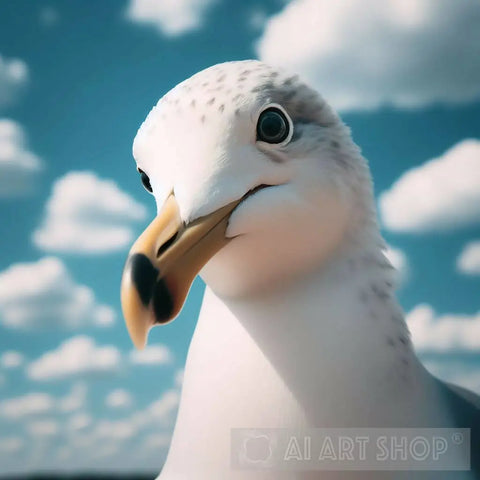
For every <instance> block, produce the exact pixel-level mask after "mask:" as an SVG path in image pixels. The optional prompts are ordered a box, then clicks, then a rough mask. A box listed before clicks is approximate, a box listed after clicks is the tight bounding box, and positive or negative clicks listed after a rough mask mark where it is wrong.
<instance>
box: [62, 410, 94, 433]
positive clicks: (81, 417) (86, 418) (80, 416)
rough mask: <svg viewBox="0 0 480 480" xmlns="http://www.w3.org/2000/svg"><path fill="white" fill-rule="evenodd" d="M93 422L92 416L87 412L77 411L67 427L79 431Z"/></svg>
mask: <svg viewBox="0 0 480 480" xmlns="http://www.w3.org/2000/svg"><path fill="white" fill-rule="evenodd" d="M91 423H92V417H90V415H88V414H87V413H77V414H75V415H73V416H72V417H71V418H70V420H69V421H68V424H67V428H68V429H69V430H73V431H78V430H83V429H85V428H87V427H89V426H90V425H91Z"/></svg>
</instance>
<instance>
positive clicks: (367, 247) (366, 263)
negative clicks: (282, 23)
mask: <svg viewBox="0 0 480 480" xmlns="http://www.w3.org/2000/svg"><path fill="white" fill-rule="evenodd" d="M134 156H135V159H136V161H137V166H138V169H139V172H140V174H141V176H142V181H143V182H144V185H145V186H146V188H147V189H148V190H149V191H151V193H153V195H154V197H155V200H156V202H157V206H158V210H159V214H158V216H157V217H156V218H155V219H154V221H153V222H152V223H151V225H150V226H149V227H148V228H147V229H146V230H145V232H144V233H143V234H142V235H141V236H140V237H139V239H138V240H137V242H136V243H135V244H134V246H133V247H132V250H131V252H130V256H129V259H128V261H127V264H126V268H125V272H124V276H123V280H122V307H123V310H124V314H125V317H126V320H127V326H128V329H129V332H130V335H131V337H132V339H133V341H134V343H135V344H136V345H137V346H139V347H143V345H144V344H145V341H146V336H147V333H148V330H149V329H150V328H151V327H152V326H153V325H155V324H162V323H165V322H168V321H170V320H171V319H173V318H174V317H175V316H176V315H177V314H178V312H179V311H180V309H181V307H182V305H183V303H184V301H185V298H186V296H187V294H188V290H189V288H190V285H191V282H192V281H193V279H194V278H195V276H196V275H197V273H200V275H201V276H202V278H203V279H204V280H205V282H206V284H207V289H206V293H205V297H204V300H203V304H202V308H201V312H200V317H199V320H198V324H197V327H196V330H195V333H194V336H193V339H192V343H191V346H190V350H189V354H188V358H187V364H186V368H185V378H184V385H183V391H182V400H181V404H180V409H179V413H178V419H177V423H176V427H175V432H174V436H173V439H172V444H171V448H170V451H169V455H168V458H167V461H166V464H165V466H164V468H163V470H162V473H161V475H160V477H159V478H161V479H162V480H176V479H192V480H195V479H198V480H206V479H222V480H223V479H225V480H228V479H242V480H243V479H247V478H255V479H258V480H270V479H272V480H273V479H307V478H308V479H312V478H319V479H327V478H337V479H344V478H345V479H346V478H349V479H367V478H378V479H387V478H388V479H390V478H418V479H420V478H432V479H433V478H452V479H453V478H455V479H474V478H478V477H476V476H475V470H472V471H469V472H455V473H454V474H450V473H441V474H439V473H438V472H437V473H433V474H432V473H425V472H416V473H415V472H408V473H405V472H390V473H389V472H376V473H369V474H366V473H365V472H363V473H362V472H348V473H346V472H336V473H332V472H310V473H305V472H283V473H282V472H276V471H271V470H268V469H267V470H262V471H257V472H253V473H252V472H250V471H242V470H233V469H232V468H231V452H230V441H231V438H230V435H231V431H232V429H234V428H278V429H281V428H294V429H308V428H311V427H331V428H340V427H346V428H364V427H376V428H381V427H399V428H405V427H460V426H461V427H469V428H472V429H474V433H475V435H474V436H473V441H474V442H478V437H477V436H476V435H477V433H476V432H477V430H476V429H477V428H478V423H479V411H478V408H477V407H476V406H475V405H474V403H475V402H476V401H477V400H475V399H470V400H465V399H464V398H463V397H464V394H462V395H460V394H458V393H455V392H454V391H453V390H452V389H451V388H449V387H446V386H445V385H443V384H442V383H440V382H438V381H437V380H436V379H435V378H433V377H432V376H431V375H430V374H428V372H426V370H425V369H424V368H423V367H422V365H421V364H420V362H419V361H418V360H417V358H416V356H415V354H414V352H413V349H412V346H411V343H410V339H409V334H408V330H407V328H406V325H405V322H404V319H403V314H402V312H401V309H400V308H399V306H398V304H397V303H396V300H395V297H394V272H393V270H392V268H391V266H390V264H389V263H388V261H387V260H386V258H385V256H384V255H383V248H384V242H383V240H382V238H381V235H380V233H379V229H378V226H377V222H376V215H375V208H374V200H373V194H372V186H371V179H370V174H369V170H368V166H367V164H366V162H365V160H364V159H363V158H362V156H361V154H360V152H359V149H358V148H357V147H356V145H355V144H354V143H353V141H352V139H351V137H350V133H349V130H348V128H347V127H346V126H345V125H344V124H343V123H342V122H341V120H340V119H339V117H338V116H337V115H336V114H335V113H334V112H333V111H332V110H331V108H330V107H329V106H328V105H327V103H326V102H325V101H324V100H323V99H322V98H321V97H320V96H319V95H318V94H317V93H316V92H315V91H313V90H312V89H310V88H309V87H307V86H306V85H304V84H303V83H301V81H300V80H299V79H298V78H297V77H291V76H288V75H286V74H284V73H282V72H279V71H277V70H275V69H273V68H271V67H268V66H266V65H264V64H262V63H260V62H256V61H245V62H232V63H227V64H222V65H218V66H215V67H212V68H210V69H207V70H205V71H203V72H200V73H199V74H197V75H195V76H193V77H192V78H190V79H188V80H186V81H185V82H183V83H181V84H180V85H178V86H177V87H175V89H173V90H172V91H171V92H169V93H168V94H167V95H166V96H164V97H163V98H162V99H161V100H160V101H159V102H158V104H157V105H156V106H155V107H154V109H153V110H152V112H151V113H150V114H149V115H148V117H147V119H146V121H145V122H144V124H143V125H142V127H141V128H140V130H139V132H138V134H137V137H136V139H135V142H134ZM459 410H461V412H462V415H458V413H459ZM477 447H478V443H477V444H474V448H477ZM460 454H461V452H459V455H460ZM472 460H473V466H474V467H475V468H477V467H478V465H477V464H478V457H477V456H476V454H475V451H474V455H473V456H472ZM442 475H445V476H442Z"/></svg>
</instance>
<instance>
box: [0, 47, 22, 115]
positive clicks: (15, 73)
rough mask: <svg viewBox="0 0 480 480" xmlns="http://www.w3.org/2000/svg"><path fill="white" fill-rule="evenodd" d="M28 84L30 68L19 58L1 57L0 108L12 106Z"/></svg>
mask: <svg viewBox="0 0 480 480" xmlns="http://www.w3.org/2000/svg"><path fill="white" fill-rule="evenodd" d="M27 82H28V67H27V65H26V63H25V62H23V61H22V60H20V59H18V58H11V59H7V58H4V57H2V56H1V55H0V108H2V107H6V106H8V105H11V104H12V103H13V102H14V101H15V100H16V99H17V97H18V94H19V93H20V92H21V90H22V89H23V88H24V87H25V85H26V84H27Z"/></svg>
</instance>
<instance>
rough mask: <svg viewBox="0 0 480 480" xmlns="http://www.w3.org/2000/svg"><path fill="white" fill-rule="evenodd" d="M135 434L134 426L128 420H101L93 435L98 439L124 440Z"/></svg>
mask: <svg viewBox="0 0 480 480" xmlns="http://www.w3.org/2000/svg"><path fill="white" fill-rule="evenodd" d="M136 433H137V430H136V428H135V425H133V424H132V423H131V422H129V421H128V420H101V421H100V422H99V423H98V425H97V428H96V429H95V433H94V435H95V436H96V437H100V438H114V439H115V440H126V439H128V438H131V437H133V436H134V435H135V434H136Z"/></svg>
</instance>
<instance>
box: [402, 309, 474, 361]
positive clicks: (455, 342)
mask: <svg viewBox="0 0 480 480" xmlns="http://www.w3.org/2000/svg"><path fill="white" fill-rule="evenodd" d="M407 323H408V326H409V328H410V332H411V333H412V340H413V344H414V345H415V348H416V349H417V350H418V351H419V352H459V351H460V352H461V351H463V352H475V351H478V350H480V312H478V313H477V314H474V315H459V314H447V315H441V316H438V317H437V316H436V315H435V312H434V310H433V308H432V307H431V306H430V305H426V304H422V305H418V306H417V307H415V308H414V309H413V310H412V311H411V312H410V313H409V314H408V315H407Z"/></svg>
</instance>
